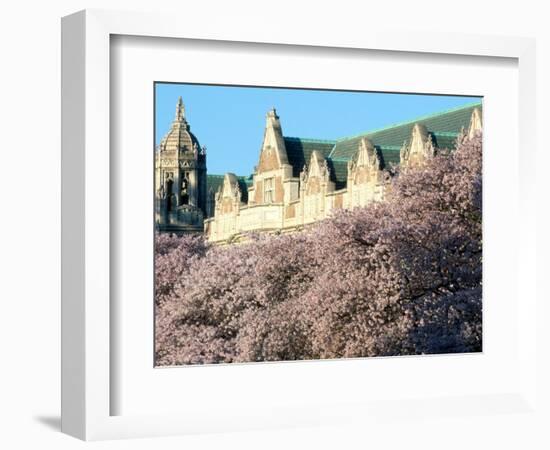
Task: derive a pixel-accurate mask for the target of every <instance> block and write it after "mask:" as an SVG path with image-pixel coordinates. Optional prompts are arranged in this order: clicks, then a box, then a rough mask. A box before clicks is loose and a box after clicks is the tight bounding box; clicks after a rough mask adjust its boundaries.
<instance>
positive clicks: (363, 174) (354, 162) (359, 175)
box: [348, 138, 381, 184]
mask: <svg viewBox="0 0 550 450" xmlns="http://www.w3.org/2000/svg"><path fill="white" fill-rule="evenodd" d="M380 177H381V163H380V157H379V156H378V152H377V150H376V148H375V147H374V145H373V143H372V142H371V141H370V140H369V139H368V138H362V139H361V141H360V142H359V148H358V149H357V153H356V154H355V155H354V157H353V158H352V159H351V160H349V161H348V180H349V182H350V183H353V184H363V183H366V182H378V181H379V179H380Z"/></svg>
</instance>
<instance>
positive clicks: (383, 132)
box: [330, 102, 481, 159]
mask: <svg viewBox="0 0 550 450" xmlns="http://www.w3.org/2000/svg"><path fill="white" fill-rule="evenodd" d="M474 108H481V103H479V102H478V103H473V104H469V105H466V106H461V107H459V108H454V109H450V110H447V111H443V112H439V113H437V114H431V115H429V116H422V117H417V118H415V119H413V120H409V121H407V122H401V123H398V124H394V125H390V126H387V127H384V128H380V129H377V130H372V131H367V132H365V133H361V134H358V135H355V136H350V137H344V138H342V139H338V140H337V141H336V144H335V145H334V148H333V149H332V151H331V153H330V157H332V158H347V159H351V158H352V157H353V155H354V154H355V152H356V151H357V148H358V146H359V142H360V140H361V139H362V138H365V137H366V138H369V139H370V141H371V142H372V143H373V144H374V146H375V147H379V148H380V149H381V150H382V154H384V148H388V147H401V146H402V145H403V143H404V142H407V141H408V140H409V138H410V136H411V132H412V129H413V126H414V125H415V124H416V123H420V124H423V125H425V126H426V128H427V129H428V131H429V132H430V133H431V134H432V137H433V138H434V144H436V146H437V147H439V148H450V149H453V148H454V138H456V136H457V135H458V133H459V132H460V130H461V128H462V127H464V128H468V125H469V124H470V117H471V115H472V111H473V110H474Z"/></svg>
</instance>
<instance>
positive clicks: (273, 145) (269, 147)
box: [257, 108, 288, 173]
mask: <svg viewBox="0 0 550 450" xmlns="http://www.w3.org/2000/svg"><path fill="white" fill-rule="evenodd" d="M283 165H288V157H287V154H286V147H285V140H284V138H283V131H282V128H281V122H280V121H279V116H278V115H277V112H276V111H275V108H273V109H272V110H271V111H269V112H268V113H267V116H266V125H265V131H264V139H263V142H262V148H261V151H260V161H259V163H258V166H257V173H263V172H268V171H271V170H277V169H280V168H282V167H283Z"/></svg>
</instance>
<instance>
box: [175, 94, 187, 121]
mask: <svg viewBox="0 0 550 450" xmlns="http://www.w3.org/2000/svg"><path fill="white" fill-rule="evenodd" d="M175 120H176V121H177V122H183V121H184V120H185V106H184V105H183V100H182V99H181V97H179V98H178V103H177V104H176V117H175Z"/></svg>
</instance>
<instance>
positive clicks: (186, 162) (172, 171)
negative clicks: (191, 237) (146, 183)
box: [155, 97, 207, 233]
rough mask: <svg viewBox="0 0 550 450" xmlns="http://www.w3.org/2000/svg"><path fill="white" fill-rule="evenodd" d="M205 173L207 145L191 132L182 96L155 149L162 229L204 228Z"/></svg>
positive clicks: (157, 215)
mask: <svg viewBox="0 0 550 450" xmlns="http://www.w3.org/2000/svg"><path fill="white" fill-rule="evenodd" d="M206 177H207V175H206V149H205V148H204V147H201V146H200V144H199V141H198V139H197V138H196V137H195V135H194V134H193V133H191V127H190V125H189V123H188V122H187V120H186V118H185V107H184V105H183V101H182V99H181V97H180V98H179V99H178V103H177V105H176V115H175V117H174V121H173V122H172V126H171V127H170V131H168V133H167V134H166V136H164V138H163V139H162V141H161V142H160V145H159V146H158V148H157V149H156V151H155V193H156V201H155V218H156V226H157V229H158V230H159V231H169V232H175V233H185V232H202V231H203V230H204V219H205V217H206V212H207V211H206V208H207V198H206V197H207V195H206V194H207V187H206V185H207V183H206Z"/></svg>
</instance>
